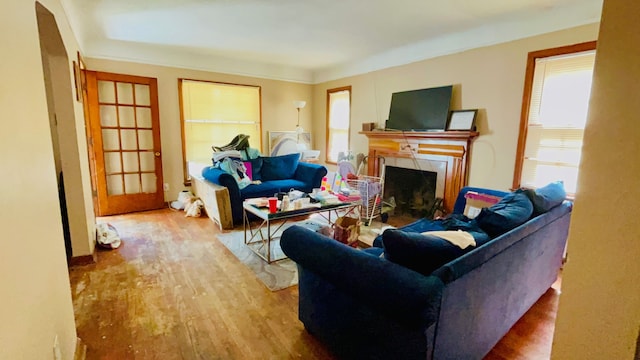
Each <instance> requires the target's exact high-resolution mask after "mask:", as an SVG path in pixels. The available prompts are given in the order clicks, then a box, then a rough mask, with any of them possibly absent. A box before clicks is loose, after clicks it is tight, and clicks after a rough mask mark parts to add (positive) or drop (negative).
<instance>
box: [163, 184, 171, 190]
mask: <svg viewBox="0 0 640 360" xmlns="http://www.w3.org/2000/svg"><path fill="white" fill-rule="evenodd" d="M162 188H163V189H164V191H169V183H164V184H163V185H162Z"/></svg>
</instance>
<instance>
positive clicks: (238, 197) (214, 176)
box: [202, 166, 242, 223]
mask: <svg viewBox="0 0 640 360" xmlns="http://www.w3.org/2000/svg"><path fill="white" fill-rule="evenodd" d="M202 177H203V178H205V179H207V180H209V181H211V182H212V183H214V184H218V185H221V186H224V187H226V188H227V189H228V190H229V202H230V203H231V217H233V222H234V223H240V222H242V194H241V193H240V188H239V187H238V182H237V181H236V179H234V178H233V176H231V174H228V173H226V172H224V171H222V170H220V169H218V168H214V167H212V166H207V167H205V168H204V169H202Z"/></svg>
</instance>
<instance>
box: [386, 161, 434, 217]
mask: <svg viewBox="0 0 640 360" xmlns="http://www.w3.org/2000/svg"><path fill="white" fill-rule="evenodd" d="M437 175H438V173H436V172H433V171H425V170H421V169H408V168H402V167H397V166H385V168H384V179H385V186H384V196H383V199H384V200H385V202H387V203H391V204H392V205H393V206H394V208H393V214H394V215H399V216H408V217H414V218H422V217H429V218H431V217H432V216H433V212H434V210H436V209H435V208H436V179H437Z"/></svg>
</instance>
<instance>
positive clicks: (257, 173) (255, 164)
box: [249, 157, 262, 181]
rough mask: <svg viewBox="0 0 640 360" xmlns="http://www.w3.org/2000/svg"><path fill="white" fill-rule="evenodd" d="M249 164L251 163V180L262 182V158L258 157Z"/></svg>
mask: <svg viewBox="0 0 640 360" xmlns="http://www.w3.org/2000/svg"><path fill="white" fill-rule="evenodd" d="M249 162H250V163H251V180H253V181H256V180H262V158H261V157H257V158H255V159H251V160H249Z"/></svg>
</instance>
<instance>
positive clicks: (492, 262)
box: [281, 187, 572, 359]
mask: <svg viewBox="0 0 640 360" xmlns="http://www.w3.org/2000/svg"><path fill="white" fill-rule="evenodd" d="M470 190H471V191H478V192H484V193H492V194H496V195H500V196H505V198H506V197H507V196H506V195H509V194H508V193H505V192H499V191H493V190H487V189H481V188H471V187H465V188H463V189H462V190H461V191H460V193H459V195H458V198H457V201H456V203H455V207H454V215H453V218H455V217H458V218H460V217H461V215H460V214H461V213H462V212H463V210H464V207H465V202H466V199H465V197H464V195H465V194H466V192H467V191H470ZM534 195H535V194H534ZM505 198H503V200H504V199H505ZM543 202H544V201H543ZM558 204H559V205H558ZM553 205H554V206H550V208H548V209H543V210H540V209H539V208H538V207H537V206H535V204H534V209H533V210H528V213H529V214H531V213H532V212H533V214H532V215H529V216H530V219H528V220H526V219H525V220H524V221H525V222H524V223H523V224H521V225H519V226H516V227H515V228H513V229H511V230H509V231H507V232H505V233H503V234H501V235H497V234H494V235H492V236H478V239H479V240H480V241H478V244H477V246H475V247H470V248H467V249H465V250H463V251H462V254H453V253H451V252H450V251H449V252H447V251H444V253H445V254H446V256H453V258H452V259H451V260H448V261H447V259H446V256H445V259H440V260H439V261H444V263H443V264H442V265H439V264H438V265H437V268H436V269H435V270H433V271H432V272H430V273H420V272H418V271H416V270H412V269H410V268H408V267H406V266H404V265H402V264H399V263H397V262H394V261H391V260H389V259H388V258H387V256H386V254H384V253H385V251H389V250H390V249H388V248H380V247H372V248H369V249H365V250H357V249H353V248H350V247H348V246H346V245H343V244H341V243H339V242H337V241H334V240H332V239H330V238H328V237H325V236H323V235H321V234H318V233H315V232H313V231H310V230H308V229H305V228H303V227H298V226H293V227H291V228H289V229H287V230H286V231H285V232H284V234H283V236H282V239H281V246H282V249H283V250H284V252H285V253H286V254H287V255H288V256H289V257H290V258H291V259H292V260H294V261H295V262H296V263H297V266H298V276H299V318H300V320H301V321H302V322H303V324H304V326H305V328H306V329H307V331H309V332H310V333H311V334H312V335H314V336H316V337H317V338H319V339H320V340H321V341H322V342H323V343H325V344H326V345H327V346H328V348H329V349H330V350H331V351H332V352H333V353H334V354H335V355H336V356H337V357H339V358H345V359H482V358H483V357H484V356H485V355H486V354H487V353H488V352H489V351H490V350H491V349H492V348H493V347H494V346H495V344H496V343H497V342H498V341H499V340H500V339H501V338H502V337H503V336H504V335H505V334H506V333H507V332H508V331H509V329H510V328H511V327H512V326H513V325H514V324H515V322H516V321H517V320H518V319H519V318H520V317H522V315H523V314H524V313H525V312H526V311H527V310H528V309H529V308H530V307H531V306H532V305H533V304H534V303H535V302H536V301H537V300H538V299H539V298H540V296H542V295H543V294H544V293H545V292H546V291H547V290H548V289H549V288H550V287H551V285H552V284H553V283H554V281H555V280H556V279H557V276H558V272H559V269H560V267H561V264H562V258H563V254H564V249H565V245H566V239H567V233H568V228H569V220H570V215H571V209H572V204H571V202H567V201H563V200H560V202H556V203H555V204H553ZM493 207H496V208H497V209H498V212H500V203H498V204H496V205H494V206H492V207H491V208H493ZM491 208H489V209H491ZM502 209H504V206H503V207H502ZM529 209H531V207H529ZM484 211H485V210H483V212H484ZM487 212H490V211H487ZM488 216H491V215H488ZM479 217H480V215H479ZM485 218H486V216H485ZM474 221H475V220H474ZM503 223H504V222H503ZM432 226H433V222H430V221H427V220H419V221H418V222H416V223H413V224H410V225H409V226H407V227H405V228H401V229H400V230H403V231H406V232H407V234H409V233H411V235H410V236H416V234H418V233H416V231H423V229H424V228H429V227H432ZM480 232H482V231H480ZM387 233H389V234H387ZM393 234H394V232H393V231H391V232H390V230H387V231H386V232H385V233H384V234H383V236H382V242H383V244H384V243H390V241H392V240H390V239H389V240H388V239H386V238H385V237H389V236H391V235H393ZM395 234H396V235H398V230H396V231H395ZM407 234H405V235H407ZM475 237H476V236H475V235H474V238H475ZM379 240H380V239H378V243H377V245H381V244H380V241H379ZM428 261H436V260H434V259H430V260H428ZM427 271H428V270H427Z"/></svg>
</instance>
